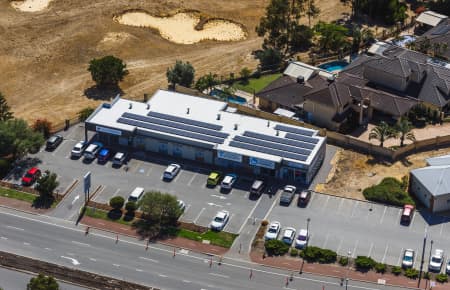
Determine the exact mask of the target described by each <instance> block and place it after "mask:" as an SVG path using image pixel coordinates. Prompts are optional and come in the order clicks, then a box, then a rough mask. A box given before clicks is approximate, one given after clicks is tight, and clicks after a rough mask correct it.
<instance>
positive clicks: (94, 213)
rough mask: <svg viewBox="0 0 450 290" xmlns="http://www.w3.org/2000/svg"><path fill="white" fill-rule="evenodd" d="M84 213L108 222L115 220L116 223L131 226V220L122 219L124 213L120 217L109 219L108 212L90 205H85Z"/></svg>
mask: <svg viewBox="0 0 450 290" xmlns="http://www.w3.org/2000/svg"><path fill="white" fill-rule="evenodd" d="M84 214H85V215H87V216H88V217H92V218H96V219H102V220H106V221H110V222H116V223H119V224H123V225H127V226H131V224H132V223H133V221H125V220H123V218H124V217H125V215H122V217H120V218H118V219H111V218H109V217H108V212H106V211H104V210H101V209H95V210H94V209H93V208H92V207H86V211H85V213H84Z"/></svg>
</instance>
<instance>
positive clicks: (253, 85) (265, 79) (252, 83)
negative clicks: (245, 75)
mask: <svg viewBox="0 0 450 290" xmlns="http://www.w3.org/2000/svg"><path fill="white" fill-rule="evenodd" d="M281 75H282V74H281V73H276V74H271V75H263V76H261V77H260V78H258V79H256V78H251V79H249V82H248V84H246V85H243V84H242V83H241V82H239V81H237V82H235V83H234V84H233V87H234V88H236V89H238V90H242V91H246V92H248V93H251V94H253V93H254V92H255V93H257V92H259V91H260V90H262V89H264V88H265V87H266V86H267V85H268V84H270V83H271V82H273V81H274V80H276V79H278V78H280V77H281Z"/></svg>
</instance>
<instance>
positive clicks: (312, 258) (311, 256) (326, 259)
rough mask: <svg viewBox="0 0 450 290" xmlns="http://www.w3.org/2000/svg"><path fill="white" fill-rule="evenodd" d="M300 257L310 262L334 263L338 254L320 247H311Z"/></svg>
mask: <svg viewBox="0 0 450 290" xmlns="http://www.w3.org/2000/svg"><path fill="white" fill-rule="evenodd" d="M300 256H301V257H302V258H303V259H305V260H307V261H308V262H319V263H324V264H325V263H334V262H336V259H337V254H336V252H333V251H332V250H328V249H321V248H319V247H314V246H309V247H307V248H306V249H305V250H303V251H302V252H301V253H300Z"/></svg>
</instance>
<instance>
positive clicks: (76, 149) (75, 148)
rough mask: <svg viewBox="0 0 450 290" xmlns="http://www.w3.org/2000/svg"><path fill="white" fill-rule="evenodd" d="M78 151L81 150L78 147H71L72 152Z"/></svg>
mask: <svg viewBox="0 0 450 290" xmlns="http://www.w3.org/2000/svg"><path fill="white" fill-rule="evenodd" d="M80 150H81V147H79V146H75V147H73V151H80Z"/></svg>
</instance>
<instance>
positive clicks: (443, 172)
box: [411, 165, 450, 196]
mask: <svg viewBox="0 0 450 290" xmlns="http://www.w3.org/2000/svg"><path fill="white" fill-rule="evenodd" d="M411 174H412V175H413V176H414V177H415V178H416V179H417V180H418V181H419V182H420V183H421V184H422V185H423V186H424V187H425V188H426V189H427V190H428V191H429V192H430V193H431V194H432V195H433V196H439V195H444V194H448V193H450V165H443V166H428V167H423V168H419V169H414V170H411Z"/></svg>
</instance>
